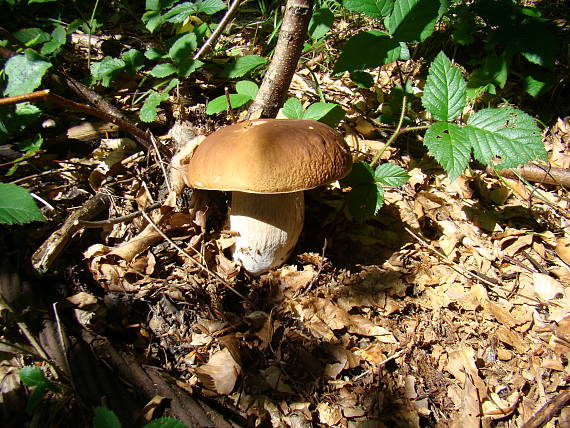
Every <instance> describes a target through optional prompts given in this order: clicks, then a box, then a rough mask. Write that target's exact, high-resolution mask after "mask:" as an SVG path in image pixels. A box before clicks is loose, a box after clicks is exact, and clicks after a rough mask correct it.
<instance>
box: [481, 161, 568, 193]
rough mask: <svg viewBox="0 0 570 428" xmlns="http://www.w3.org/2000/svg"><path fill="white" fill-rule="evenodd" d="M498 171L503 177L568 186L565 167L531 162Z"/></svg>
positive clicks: (490, 171)
mask: <svg viewBox="0 0 570 428" xmlns="http://www.w3.org/2000/svg"><path fill="white" fill-rule="evenodd" d="M487 171H488V172H489V173H493V172H494V170H493V169H491V168H489V169H488V170H487ZM498 173H499V174H500V175H501V176H502V177H505V178H514V179H517V178H519V177H518V176H519V175H520V176H521V177H522V178H524V179H525V180H528V181H533V182H536V183H544V184H556V185H560V186H565V187H570V169H566V168H553V167H550V166H548V167H546V166H540V165H536V164H532V163H528V164H526V165H523V166H520V167H518V168H514V169H512V170H511V169H502V170H499V171H498ZM517 174H518V175H517Z"/></svg>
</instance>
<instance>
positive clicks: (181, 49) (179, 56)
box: [168, 33, 198, 64]
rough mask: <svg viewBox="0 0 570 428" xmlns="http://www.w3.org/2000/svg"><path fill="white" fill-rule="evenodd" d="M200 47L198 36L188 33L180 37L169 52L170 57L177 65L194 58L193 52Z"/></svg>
mask: <svg viewBox="0 0 570 428" xmlns="http://www.w3.org/2000/svg"><path fill="white" fill-rule="evenodd" d="M197 47H198V41H197V39H196V34H194V33H186V34H183V35H182V36H180V37H179V38H178V39H177V40H176V41H175V42H174V43H173V44H172V46H171V48H170V49H169V50H168V56H169V57H170V58H171V59H172V61H174V62H175V63H177V64H180V63H181V62H182V61H185V60H187V59H188V58H191V57H192V52H194V51H195V50H196V48H197Z"/></svg>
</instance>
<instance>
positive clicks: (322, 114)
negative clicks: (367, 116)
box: [303, 102, 345, 127]
mask: <svg viewBox="0 0 570 428" xmlns="http://www.w3.org/2000/svg"><path fill="white" fill-rule="evenodd" d="M344 114H345V113H344V110H343V109H342V108H341V107H340V106H339V105H338V104H331V103H323V102H318V103H313V104H311V105H310V106H309V107H307V110H305V112H304V113H303V119H307V120H318V121H319V122H323V123H326V124H327V125H329V126H331V127H335V126H336V125H337V124H338V123H339V122H340V121H341V120H342V118H343V117H344Z"/></svg>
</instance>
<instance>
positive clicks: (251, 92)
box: [236, 80, 259, 99]
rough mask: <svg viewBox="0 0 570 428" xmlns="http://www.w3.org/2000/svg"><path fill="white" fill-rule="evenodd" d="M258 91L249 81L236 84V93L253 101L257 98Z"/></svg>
mask: <svg viewBox="0 0 570 428" xmlns="http://www.w3.org/2000/svg"><path fill="white" fill-rule="evenodd" d="M258 91H259V87H258V86H257V84H256V83H255V82H252V81H251V80H240V81H239V82H237V83H236V92H237V93H238V94H242V95H247V96H248V97H250V98H251V99H254V98H255V97H256V96H257V92H258Z"/></svg>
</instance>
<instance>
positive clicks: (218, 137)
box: [187, 119, 352, 193]
mask: <svg viewBox="0 0 570 428" xmlns="http://www.w3.org/2000/svg"><path fill="white" fill-rule="evenodd" d="M351 165H352V159H351V156H350V152H349V148H348V146H347V144H346V143H345V141H344V139H343V138H342V136H341V135H340V134H339V133H338V132H336V131H335V130H333V129H332V128H330V127H329V126H327V125H325V124H323V123H321V122H317V121H314V120H300V119H259V120H253V121H246V122H242V123H238V124H235V125H230V126H227V127H225V128H222V129H220V130H218V131H216V132H214V133H213V134H211V135H210V136H208V137H207V138H206V139H205V140H204V141H203V142H202V143H201V144H200V145H199V146H198V148H197V149H196V151H195V152H194V154H193V156H192V159H191V160H190V163H189V165H188V173H187V178H188V184H189V185H191V186H193V187H195V188H198V189H210V190H224V191H239V192H248V193H289V192H297V191H301V190H307V189H312V188H314V187H317V186H320V185H322V184H325V183H329V182H331V181H335V180H338V179H340V178H343V177H345V176H346V175H347V174H348V173H349V172H350V169H351Z"/></svg>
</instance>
